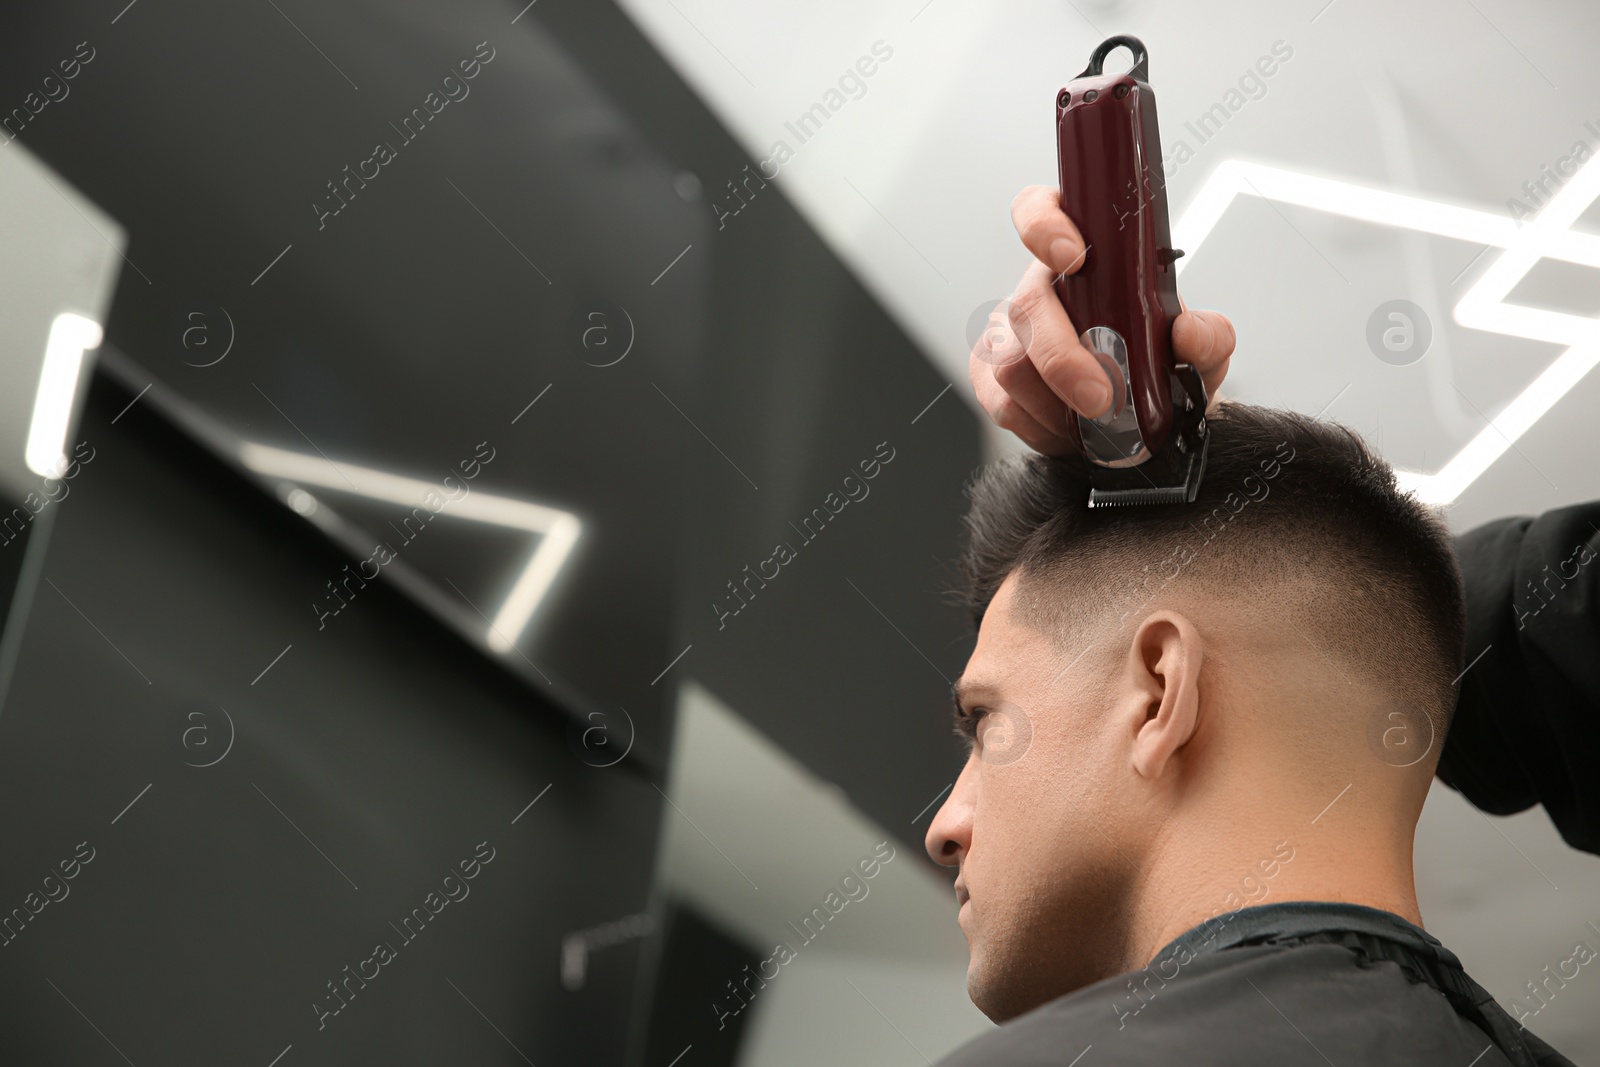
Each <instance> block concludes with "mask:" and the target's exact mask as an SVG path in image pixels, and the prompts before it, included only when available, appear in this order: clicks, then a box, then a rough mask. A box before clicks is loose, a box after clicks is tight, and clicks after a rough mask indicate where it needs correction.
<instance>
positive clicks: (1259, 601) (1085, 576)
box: [926, 404, 1464, 1021]
mask: <svg viewBox="0 0 1600 1067" xmlns="http://www.w3.org/2000/svg"><path fill="white" fill-rule="evenodd" d="M1211 434H1212V440H1211V445H1210V454H1209V457H1208V461H1207V469H1206V474H1205V479H1204V481H1203V483H1202V486H1201V489H1200V494H1199V496H1198V498H1197V499H1196V501H1195V502H1194V503H1192V504H1177V505H1160V506H1139V507H1113V508H1095V509H1092V510H1091V509H1089V508H1088V507H1087V499H1088V491H1089V480H1088V473H1089V472H1088V464H1087V463H1086V461H1084V460H1083V459H1082V458H1081V457H1064V458H1046V457H1042V456H1033V457H1030V458H1029V459H1028V460H1026V461H1012V462H1009V463H1002V464H996V465H993V466H991V467H990V468H988V469H987V470H985V471H984V472H983V473H982V474H981V475H980V476H979V477H978V479H977V480H976V481H975V483H974V484H973V486H972V487H971V489H970V496H971V501H972V504H971V509H970V511H969V513H968V516H967V532H968V543H967V548H966V552H965V555H964V558H963V564H964V570H965V574H966V578H967V583H968V594H969V597H970V603H971V606H972V609H973V611H974V616H975V618H976V620H977V622H978V624H979V632H978V642H977V646H976V648H975V649H974V652H973V655H972V658H971V659H970V661H969V662H968V664H967V668H966V671H965V672H964V673H963V675H962V677H961V679H960V680H959V682H958V683H957V686H956V688H957V698H958V713H960V714H961V715H963V716H964V717H965V718H967V720H968V722H969V724H971V725H972V726H973V728H972V729H971V730H970V735H971V736H970V739H969V743H970V744H971V749H970V753H969V757H968V760H967V764H966V766H965V768H964V769H963V771H962V773H961V776H960V778H959V779H958V781H957V783H956V786H955V788H954V789H953V790H952V792H951V794H950V796H949V798H948V799H947V800H946V802H945V804H944V805H943V807H941V809H940V811H939V813H938V815H937V816H936V817H935V819H934V822H933V824H932V825H931V826H930V828H929V831H928V835H927V842H926V843H927V847H928V851H929V853H930V855H932V856H933V857H934V858H935V859H936V860H938V861H939V862H941V863H945V864H948V865H959V866H960V868H961V875H960V878H959V880H958V894H965V895H967V896H968V898H969V899H968V900H967V903H966V904H965V905H964V906H963V908H962V912H961V916H960V923H961V926H962V929H963V931H964V932H965V934H966V936H967V939H968V942H969V946H970V948H971V951H972V962H971V965H970V968H969V970H968V991H969V993H970V994H971V996H972V999H973V1001H974V1003H976V1004H977V1005H978V1007H979V1008H980V1009H982V1010H983V1011H984V1012H985V1013H986V1014H988V1015H989V1016H990V1017H991V1018H993V1019H995V1020H997V1021H1003V1020H1004V1019H1007V1018H1010V1017H1012V1016H1014V1015H1016V1014H1019V1013H1020V1012H1022V1011H1026V1010H1028V1009H1030V1008H1032V1007H1035V1006H1037V1005H1038V1004H1041V1003H1043V1002H1044V1001H1046V1000H1049V999H1051V998H1053V997H1055V996H1059V995H1061V994H1063V993H1066V992H1069V991H1071V990H1073V989H1076V988H1079V987H1080V986H1082V985H1085V984H1087V983H1090V982H1093V981H1097V980H1099V979H1102V978H1107V977H1110V976H1112V975H1116V974H1119V973H1121V972H1123V971H1126V970H1129V969H1133V968H1137V967H1142V966H1144V965H1145V964H1146V963H1147V962H1148V961H1149V954H1150V953H1153V952H1154V951H1155V950H1156V949H1158V948H1159V947H1160V942H1158V943H1156V944H1150V943H1148V940H1149V938H1150V936H1151V935H1152V932H1153V931H1162V930H1168V933H1169V935H1170V936H1175V935H1176V933H1178V932H1181V931H1182V929H1184V928H1187V926H1189V925H1193V924H1195V923H1198V922H1200V921H1201V920H1203V919H1204V918H1206V917H1208V916H1209V915H1211V914H1213V913H1215V912H1217V911H1225V910H1232V908H1234V907H1238V906H1243V905H1244V904H1248V903H1254V902H1257V901H1258V900H1260V899H1263V897H1261V896H1246V897H1243V898H1241V897H1240V896H1239V895H1238V894H1236V893H1227V892H1226V889H1227V887H1228V886H1229V885H1238V884H1240V883H1241V879H1242V878H1244V879H1248V878H1251V877H1252V876H1253V877H1255V878H1256V879H1257V881H1259V876H1260V872H1259V871H1257V870H1255V869H1254V868H1252V867H1251V866H1250V865H1249V859H1250V858H1251V857H1254V856H1256V855H1260V856H1262V857H1269V856H1271V855H1272V852H1273V843H1274V842H1277V841H1280V840H1283V839H1286V838H1294V837H1297V836H1298V837H1299V838H1300V840H1302V841H1303V842H1304V843H1305V844H1306V846H1307V847H1306V849H1303V850H1302V854H1303V855H1308V856H1309V857H1310V858H1309V859H1308V860H1306V861H1302V863H1301V865H1300V867H1299V868H1297V869H1296V872H1295V878H1283V879H1281V884H1283V885H1289V884H1291V883H1293V884H1297V885H1299V886H1300V887H1301V890H1302V892H1311V893H1317V894H1318V895H1323V894H1324V890H1323V889H1322V886H1323V885H1324V884H1327V885H1329V886H1330V887H1331V888H1329V889H1327V890H1326V891H1325V894H1326V895H1327V896H1328V897H1329V898H1334V897H1335V894H1342V895H1340V896H1339V898H1340V899H1356V900H1358V902H1368V901H1372V902H1380V903H1381V902H1383V901H1386V900H1388V899H1389V897H1388V895H1387V886H1388V885H1389V883H1390V882H1393V881H1395V880H1396V879H1398V878H1400V874H1399V871H1400V868H1402V867H1403V868H1404V874H1403V881H1404V887H1403V889H1404V890H1409V885H1410V867H1409V860H1410V848H1411V834H1412V831H1413V829H1414V827H1415V823H1416V819H1417V815H1418V814H1419V813H1420V811H1421V807H1422V802H1423V799H1424V798H1425V796H1426V793H1427V788H1428V784H1429V782H1430V780H1431V778H1432V773H1433V768H1434V766H1435V764H1436V763H1437V760H1438V754H1439V748H1440V746H1441V745H1442V744H1443V740H1444V731H1445V729H1446V727H1447V726H1448V722H1449V716H1450V713H1451V711H1452V709H1453V708H1454V705H1455V688H1454V681H1455V677H1456V675H1457V674H1458V672H1459V671H1460V669H1461V664H1462V658H1463V657H1462V651H1463V650H1462V641H1463V625H1464V624H1463V608H1462V592H1461V582H1460V576H1459V572H1458V570H1457V568H1456V563H1455V556H1454V553H1453V551H1452V547H1451V542H1450V537H1449V534H1448V531H1447V529H1446V527H1445V526H1444V524H1443V523H1442V521H1441V520H1440V519H1439V518H1438V516H1437V515H1436V514H1434V513H1433V512H1432V511H1431V510H1430V509H1428V508H1426V507H1425V506H1423V505H1421V504H1419V503H1417V502H1416V501H1415V500H1414V499H1413V498H1411V497H1409V496H1407V495H1405V494H1403V493H1401V492H1400V491H1399V490H1398V489H1397V488H1396V485H1395V479H1394V475H1393V472H1392V471H1391V470H1390V468H1389V466H1388V465H1387V464H1386V463H1385V462H1384V461H1383V460H1382V459H1381V458H1379V457H1377V456H1375V455H1374V454H1373V453H1371V452H1370V451H1368V449H1367V448H1366V446H1365V445H1364V444H1363V443H1362V441H1361V440H1360V438H1359V437H1357V436H1356V435H1355V434H1353V433H1352V432H1350V431H1348V430H1346V429H1344V428H1343V427H1340V426H1337V425H1334V424H1330V423H1322V422H1317V421H1315V420H1313V419H1309V418H1306V417H1304V416H1299V415H1295V414H1292V413H1288V412H1279V411H1272V410H1268V409H1264V408H1257V407H1250V406H1246V405H1241V404H1227V405H1223V406H1222V407H1221V408H1220V409H1219V410H1218V411H1217V413H1216V414H1215V415H1214V416H1213V417H1212V419H1211ZM973 720H976V721H975V722H973ZM1345 786H1348V787H1349V788H1348V789H1346V790H1345V791H1344V793H1341V787H1345ZM1346 793H1348V794H1349V795H1348V796H1346V795H1345V794H1346ZM1337 796H1343V797H1344V801H1343V802H1344V803H1345V806H1346V807H1345V811H1347V812H1349V811H1359V812H1360V813H1361V815H1362V818H1361V819H1359V820H1352V819H1347V820H1345V821H1344V822H1343V823H1340V821H1339V820H1338V819H1337V818H1336V817H1333V816H1327V815H1324V814H1319V809H1323V808H1324V807H1325V805H1328V803H1329V802H1330V801H1332V800H1335V799H1336V797H1337ZM1353 798H1359V806H1357V802H1356V800H1355V799H1353ZM1319 850H1320V851H1319ZM1369 853H1370V855H1371V862H1370V864H1369V866H1370V867H1371V871H1368V872H1360V871H1355V872H1352V865H1351V863H1350V862H1349V861H1350V860H1351V858H1352V856H1354V857H1355V858H1357V859H1364V858H1366V857H1367V856H1368V855H1369ZM1319 863H1322V864H1324V865H1325V866H1326V867H1327V868H1328V877H1327V878H1322V877H1321V875H1318V878H1319V879H1321V880H1317V879H1310V880H1307V879H1305V878H1302V876H1309V875H1312V874H1313V873H1315V872H1319V871H1321V870H1322V868H1321V867H1319V866H1318V864H1319ZM1265 869H1266V868H1265V867H1262V868H1261V870H1265ZM1339 872H1344V873H1343V874H1340V873H1339ZM1341 877H1344V878H1345V881H1343V882H1341V881H1339V879H1340V878H1341ZM1364 878H1365V881H1364V880H1363V879H1364ZM1296 879H1300V880H1299V881H1298V882H1297V881H1296ZM1245 884H1246V885H1249V884H1251V883H1249V882H1246V883H1245ZM1340 886H1343V887H1344V888H1342V889H1341V888H1339V887H1340ZM1213 897H1215V898H1216V899H1212V898H1213ZM1173 915H1184V916H1191V917H1192V916H1195V915H1198V918H1192V921H1188V922H1185V923H1184V924H1183V925H1182V926H1180V927H1179V928H1178V930H1176V931H1172V930H1169V927H1170V923H1171V921H1172V916H1173Z"/></svg>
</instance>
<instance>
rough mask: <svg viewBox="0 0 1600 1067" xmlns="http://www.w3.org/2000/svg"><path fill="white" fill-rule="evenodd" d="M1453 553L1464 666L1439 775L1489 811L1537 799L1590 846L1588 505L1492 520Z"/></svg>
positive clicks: (1594, 801) (1596, 590) (1592, 664)
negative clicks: (1461, 594)
mask: <svg viewBox="0 0 1600 1067" xmlns="http://www.w3.org/2000/svg"><path fill="white" fill-rule="evenodd" d="M1456 550H1457V554H1458V555H1459V557H1460V560H1461V574H1462V578H1463V580H1464V581H1465V584H1466V592H1467V646H1466V656H1467V661H1468V663H1469V664H1470V666H1469V667H1468V669H1467V672H1466V673H1465V674H1464V675H1463V676H1462V678H1461V682H1460V697H1459V699H1458V701H1457V704H1456V714H1455V721H1454V722H1453V723H1452V725H1451V727H1450V733H1449V736H1448V738H1447V739H1446V742H1445V746H1444V752H1443V754H1442V755H1441V757H1440V761H1439V779H1440V780H1441V781H1443V782H1444V783H1445V784H1446V785H1448V786H1451V787H1452V788H1454V789H1456V790H1458V791H1460V793H1461V794H1462V795H1463V796H1465V797H1466V798H1467V799H1468V800H1470V801H1471V802H1472V803H1473V804H1474V805H1476V806H1477V807H1479V808H1482V809H1483V810H1484V811H1488V812H1493V813H1495V814H1497V815H1508V814H1510V813H1512V812H1516V811H1521V810H1523V809H1524V808H1527V807H1531V806H1532V805H1534V804H1543V805H1544V807H1545V810H1546V811H1547V812H1549V813H1550V820H1551V821H1552V822H1553V823H1555V825H1556V829H1557V830H1559V831H1560V832H1561V836H1562V837H1563V838H1564V839H1565V840H1566V842H1567V844H1569V845H1571V846H1572V847H1573V848H1580V849H1583V850H1584V851H1585V852H1594V853H1597V854H1600V560H1597V559H1596V557H1597V556H1600V501H1597V502H1594V503H1589V504H1578V505H1575V506H1573V507H1566V508H1560V509H1557V510H1555V511H1547V512H1545V513H1544V514H1543V515H1540V516H1539V517H1537V518H1527V517H1520V518H1510V519H1498V520H1496V521H1494V522H1491V523H1488V524H1486V525H1483V526H1479V527H1477V528H1476V529H1473V530H1469V531H1467V532H1466V533H1464V534H1462V535H1461V536H1460V537H1458V538H1457V539H1456ZM1485 650H1487V651H1485ZM1480 654H1481V657H1482V658H1479V659H1476V661H1475V662H1474V657H1478V656H1479V655H1480Z"/></svg>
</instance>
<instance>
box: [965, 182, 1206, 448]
mask: <svg viewBox="0 0 1600 1067" xmlns="http://www.w3.org/2000/svg"><path fill="white" fill-rule="evenodd" d="M1011 221H1012V222H1013V223H1014V224H1015V225H1016V227H1017V233H1018V234H1019V235H1021V237H1022V243H1023V244H1024V245H1026V246H1027V248H1028V251H1030V252H1032V253H1033V255H1034V262H1033V263H1032V264H1030V265H1029V267H1028V269H1027V270H1026V271H1024V272H1023V275H1022V281H1021V282H1020V283H1018V285H1017V289H1016V292H1015V293H1013V294H1012V296H1011V300H1010V305H1011V306H1010V311H1009V314H1007V313H1006V311H1005V304H1003V303H1002V304H1001V305H1000V307H999V308H996V310H995V312H994V314H993V315H992V316H991V320H990V324H989V327H988V329H986V330H985V331H984V332H983V335H982V336H981V337H979V339H978V343H977V344H976V345H974V346H973V349H972V355H971V357H970V359H969V368H968V369H969V370H970V372H971V375H972V388H973V390H974V391H975V392H976V393H977V396H978V403H980V404H982V405H983V410H984V411H986V412H988V413H989V417H990V418H991V419H993V420H994V422H995V424H996V425H997V426H999V427H1001V428H1002V429H1006V430H1010V431H1011V432H1012V433H1014V434H1016V435H1017V436H1018V437H1020V438H1021V439H1022V440H1023V442H1024V443H1026V444H1027V445H1028V446H1029V447H1030V448H1032V449H1033V450H1034V451H1036V452H1042V453H1044V454H1045V455H1051V456H1058V455H1062V454H1064V453H1066V452H1070V451H1072V450H1073V448H1074V447H1075V446H1074V445H1073V443H1072V439H1071V438H1070V437H1069V436H1068V435H1067V432H1068V431H1067V411H1066V407H1064V406H1063V405H1070V406H1071V407H1072V408H1073V409H1074V410H1075V411H1077V412H1078V413H1079V414H1080V415H1084V416H1086V417H1089V418H1093V417H1095V416H1097V415H1100V414H1102V413H1104V412H1105V411H1106V410H1107V409H1108V408H1109V407H1110V406H1111V383H1110V382H1109V381H1108V380H1107V378H1106V374H1105V371H1104V370H1102V369H1101V367H1100V364H1099V363H1098V362H1097V361H1096V360H1095V358H1094V356H1093V355H1091V354H1090V353H1089V350H1088V349H1086V348H1084V347H1083V345H1082V344H1081V343H1080V342H1079V340H1078V335H1079V331H1078V330H1077V329H1076V328H1075V327H1074V326H1073V325H1072V321H1071V319H1070V318H1069V317H1068V315H1067V309H1066V308H1064V307H1063V306H1062V304H1061V300H1060V299H1059V298H1058V297H1057V296H1056V293H1055V289H1054V284H1053V283H1054V282H1055V279H1056V277H1057V276H1058V275H1060V274H1072V273H1074V272H1076V271H1077V269H1078V268H1079V267H1081V266H1082V265H1083V261H1084V252H1083V238H1082V237H1081V236H1080V235H1079V234H1078V228H1077V227H1076V226H1075V225H1073V223H1072V220H1071V219H1069V218H1067V216H1066V215H1065V214H1064V213H1063V212H1062V210H1061V200H1060V194H1059V193H1058V192H1057V191H1056V190H1055V189H1052V188H1050V187H1049V186H1045V185H1030V186H1029V187H1028V188H1026V189H1024V190H1022V192H1020V193H1018V194H1017V198H1016V199H1015V200H1014V201H1012V203H1011ZM1181 303H1182V301H1181V300H1180V304H1181ZM1234 339H1235V336H1234V331H1233V323H1231V322H1229V321H1228V318H1227V316H1225V315H1223V314H1222V313H1221V312H1217V311H1190V310H1188V308H1186V307H1185V308H1184V310H1183V313H1182V314H1180V315H1179V316H1178V317H1177V318H1176V319H1175V320H1173V323H1172V348H1173V353H1174V355H1175V356H1176V357H1177V361H1178V362H1180V363H1189V364H1192V365H1193V366H1194V368H1195V369H1196V370H1198V371H1199V372H1200V377H1201V379H1202V380H1203V381H1204V382H1205V384H1206V395H1207V396H1209V397H1211V398H1212V405H1213V406H1215V404H1216V401H1217V399H1218V390H1219V388H1220V387H1221V385H1222V379H1223V376H1224V375H1226V374H1227V372H1228V360H1229V358H1230V357H1232V355H1233V346H1234Z"/></svg>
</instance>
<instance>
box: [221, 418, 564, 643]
mask: <svg viewBox="0 0 1600 1067" xmlns="http://www.w3.org/2000/svg"><path fill="white" fill-rule="evenodd" d="M239 459H240V461H241V462H242V463H243V464H244V465H245V466H246V467H249V468H250V469H251V470H253V471H255V472H256V473H257V474H264V475H269V476H271V477H275V478H283V479H286V480H288V481H291V482H297V483H301V484H305V485H315V486H320V487H322V488H324V489H333V490H337V491H339V492H342V493H348V494H352V495H355V496H363V497H367V498H368V499H371V500H381V501H383V502H385V503H389V504H400V505H403V506H405V507H419V506H421V505H422V500H423V497H424V494H427V493H429V492H433V493H438V491H439V487H438V486H437V485H436V484H434V483H431V482H425V481H422V480H421V479H419V478H407V477H405V476H404V475H399V474H392V473H390V472H388V471H380V470H374V469H373V468H371V467H361V466H357V465H355V464H352V463H345V462H340V463H339V464H338V465H337V466H335V465H334V464H333V462H332V461H331V460H329V459H327V458H325V457H323V456H313V455H309V454H306V453H303V452H291V451H289V450H287V449H282V448H272V447H270V446H268V445H261V444H256V443H254V442H251V441H246V442H243V443H242V444H240V446H239ZM450 514H451V515H453V516H454V517H456V518H458V519H465V520H467V521H469V522H482V523H487V524H489V525H491V526H503V527H509V528H510V529H513V530H526V531H528V532H529V533H534V534H538V535H539V539H538V543H537V544H536V545H535V546H534V549H533V553H532V554H531V555H530V556H529V557H528V562H527V563H526V564H525V565H524V566H523V568H522V573H521V574H520V575H518V576H517V580H516V581H515V582H514V583H513V584H512V586H511V591H510V592H509V593H508V594H506V598H505V600H504V601H503V602H502V603H501V605H500V609H499V610H498V611H496V612H495V614H494V617H493V618H492V619H491V620H490V621H489V625H488V630H487V632H485V634H484V640H485V641H486V642H487V643H488V645H489V648H490V649H492V650H493V651H495V652H499V653H506V652H510V651H511V650H512V649H513V648H514V647H515V645H516V642H517V640H518V638H520V637H521V636H522V633H523V631H524V630H526V629H527V627H528V624H529V623H530V622H531V621H532V620H533V616H534V613H535V612H536V611H538V609H539V604H540V602H541V601H543V600H544V597H545V594H546V593H548V592H549V590H550V585H551V583H552V582H554V581H555V578H556V575H557V574H559V573H560V572H561V568H562V566H563V565H564V564H565V563H566V561H567V557H568V556H570V555H571V554H572V550H573V548H574V547H575V546H576V545H577V543H578V536H579V534H580V533H581V532H582V529H583V527H582V523H580V522H579V520H578V517H577V516H576V515H574V514H572V513H571V512H570V511H562V510H561V509H559V508H552V507H547V506H546V505H544V504H535V503H533V502H532V501H528V500H518V499H516V498H515V497H508V496H496V495H494V494H492V493H486V492H484V491H483V490H481V489H474V490H472V491H471V492H470V493H468V494H467V495H466V496H464V497H462V498H461V499H460V500H454V501H452V502H451V503H450Z"/></svg>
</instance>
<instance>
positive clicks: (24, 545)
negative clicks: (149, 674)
mask: <svg viewBox="0 0 1600 1067" xmlns="http://www.w3.org/2000/svg"><path fill="white" fill-rule="evenodd" d="M6 147H8V148H9V149H10V150H9V151H7V152H0V228H3V230H4V232H5V235H6V240H5V244H4V246H3V247H0V624H3V626H4V629H3V631H0V702H3V700H4V694H5V690H6V684H7V680H8V679H9V677H10V673H11V664H12V661H13V660H14V659H15V656H16V649H17V645H18V642H19V640H20V630H21V622H22V616H23V615H24V614H25V613H26V611H27V605H28V602H29V599H30V597H31V596H32V593H33V587H34V585H35V582H36V577H35V576H36V575H37V574H38V573H39V569H40V567H41V566H42V558H43V554H44V550H45V543H46V541H47V540H48V539H49V530H50V525H51V522H52V521H53V519H54V517H55V512H54V510H53V509H54V508H55V507H56V506H57V505H58V504H59V503H60V502H61V501H63V500H65V499H66V498H67V496H68V494H70V493H71V492H72V479H73V478H74V477H76V476H77V474H78V472H79V471H80V470H81V469H82V467H83V465H84V464H86V463H89V462H91V461H92V460H93V459H94V454H95V453H94V444H93V443H92V442H89V441H79V440H76V439H75V438H74V430H75V429H76V427H77V423H78V413H79V410H80V409H81V407H82V401H83V396H84V392H85V385H86V383H87V382H88V379H89V371H90V369H91V368H90V366H89V364H90V361H91V360H92V358H93V353H94V350H95V349H96V348H97V347H98V346H99V344H100V338H101V333H102V331H101V326H100V324H101V323H102V322H103V321H104V319H105V314H106V310H107V308H108V307H109V305H110V302H111V292H112V289H113V287H114V286H115V284H116V279H117V270H118V267H119V266H120V264H121V256H122V249H123V246H124V245H125V244H126V235H125V233H124V231H123V229H122V227H121V226H119V225H117V223H116V222H115V221H113V220H112V219H111V218H110V217H109V216H108V215H106V214H105V212H103V211H101V210H100V209H99V208H97V207H96V206H95V205H94V204H93V203H91V202H90V201H89V200H88V199H87V198H86V197H84V196H83V195H82V194H80V193H79V192H77V190H75V189H73V188H72V187H71V186H70V185H69V184H68V183H67V182H66V181H65V180H64V179H63V178H62V177H61V176H60V175H58V174H55V173H54V172H52V171H51V170H50V168H49V167H47V166H45V165H44V164H43V163H41V162H40V161H39V160H38V158H37V157H35V156H34V155H33V154H32V153H30V152H29V151H28V150H27V149H25V148H23V147H22V146H21V145H20V144H9V143H8V145H7V146H6ZM62 595H65V594H62Z"/></svg>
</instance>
